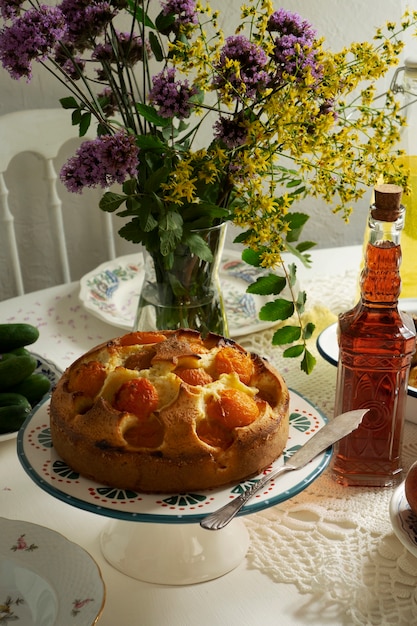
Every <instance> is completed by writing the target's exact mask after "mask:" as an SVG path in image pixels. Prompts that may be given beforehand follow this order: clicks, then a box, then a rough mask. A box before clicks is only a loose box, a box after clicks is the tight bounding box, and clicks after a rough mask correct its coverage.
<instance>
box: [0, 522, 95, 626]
mask: <svg viewBox="0 0 417 626" xmlns="http://www.w3.org/2000/svg"><path fill="white" fill-rule="evenodd" d="M104 598H105V588H104V583H103V580H102V578H101V574H100V571H99V569H98V567H97V565H96V563H95V561H94V560H93V559H92V558H91V557H90V555H89V554H88V553H87V552H86V551H85V550H84V549H83V548H81V547H80V546H78V545H77V544H75V543H72V542H71V541H68V539H66V538H65V537H63V536H62V535H60V534H59V533H57V532H55V531H53V530H50V529H48V528H45V527H43V526H38V525H37V524H32V523H30V522H25V521H20V520H9V519H6V518H0V624H8V623H9V622H16V621H19V622H20V623H22V624H24V625H25V626H35V625H36V624H40V623H42V624H48V625H50V626H62V625H63V624H65V625H66V626H70V625H71V624H74V626H92V625H93V624H95V623H96V621H97V619H98V617H99V615H100V614H101V612H102V609H103V605H104Z"/></svg>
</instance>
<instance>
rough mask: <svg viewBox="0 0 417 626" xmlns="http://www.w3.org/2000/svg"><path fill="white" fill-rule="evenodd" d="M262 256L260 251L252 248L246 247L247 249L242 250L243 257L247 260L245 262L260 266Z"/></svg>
mask: <svg viewBox="0 0 417 626" xmlns="http://www.w3.org/2000/svg"><path fill="white" fill-rule="evenodd" d="M260 258H261V254H260V252H255V250H251V248H246V250H243V252H242V259H243V260H244V261H245V263H248V264H249V265H253V266H254V267H260V265H261V261H260Z"/></svg>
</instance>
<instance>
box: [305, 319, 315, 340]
mask: <svg viewBox="0 0 417 626" xmlns="http://www.w3.org/2000/svg"><path fill="white" fill-rule="evenodd" d="M315 328H316V326H315V324H313V322H308V324H306V325H305V326H304V328H303V337H304V339H305V340H306V341H307V339H310V337H312V335H313V333H314V330H315Z"/></svg>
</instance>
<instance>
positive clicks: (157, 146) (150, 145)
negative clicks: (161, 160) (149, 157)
mask: <svg viewBox="0 0 417 626" xmlns="http://www.w3.org/2000/svg"><path fill="white" fill-rule="evenodd" d="M136 145H137V146H138V148H140V149H141V150H155V151H156V152H162V151H163V152H166V149H167V146H166V144H165V143H164V142H163V141H161V140H160V139H159V137H156V136H155V135H137V137H136Z"/></svg>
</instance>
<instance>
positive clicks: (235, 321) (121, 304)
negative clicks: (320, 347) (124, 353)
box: [79, 250, 288, 337]
mask: <svg viewBox="0 0 417 626" xmlns="http://www.w3.org/2000/svg"><path fill="white" fill-rule="evenodd" d="M264 271H265V270H262V271H260V270H259V269H258V268H255V267H251V266H250V265H248V264H247V263H245V262H244V261H242V259H241V256H240V254H239V253H237V252H231V251H229V250H227V251H225V252H224V254H223V257H222V263H221V266H220V271H219V274H220V282H221V287H222V293H223V298H224V303H225V307H226V312H227V319H228V322H229V332H230V335H231V337H239V336H243V335H247V334H249V333H253V332H257V331H260V330H264V329H265V328H269V327H271V326H273V325H274V322H273V323H271V322H262V321H261V320H260V319H259V317H258V313H259V310H260V308H261V306H262V305H263V304H264V303H265V302H267V301H268V298H267V297H264V296H258V295H252V294H248V293H246V288H247V287H248V285H249V284H250V283H252V282H254V281H255V280H256V278H258V276H260V275H261V274H262V272H264ZM143 279H144V261H143V255H142V254H131V255H127V256H121V257H118V258H117V259H114V260H113V261H109V262H107V263H103V264H102V265H99V267H97V268H96V269H94V270H93V271H91V272H89V273H88V274H86V275H85V276H83V277H82V278H81V281H80V294H79V298H80V300H81V302H82V304H83V306H84V307H85V308H86V309H87V310H88V311H89V312H90V313H91V314H93V315H95V316H96V317H98V318H99V319H101V320H102V321H104V322H107V323H108V324H111V325H112V326H117V327H118V328H123V329H125V330H131V328H132V326H133V323H134V320H135V314H136V306H137V300H138V295H139V293H140V290H141V288H142V283H143ZM283 294H284V295H285V290H284V292H283ZM287 295H288V294H287Z"/></svg>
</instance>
